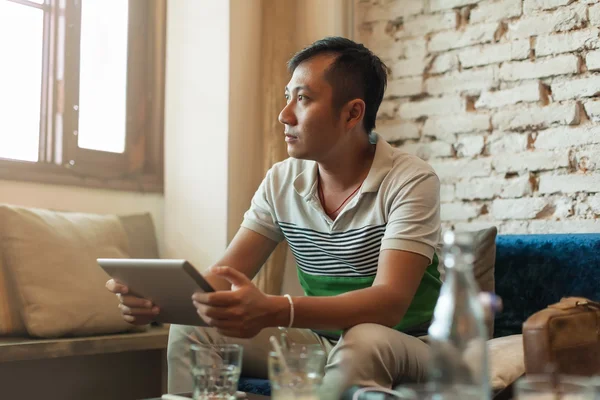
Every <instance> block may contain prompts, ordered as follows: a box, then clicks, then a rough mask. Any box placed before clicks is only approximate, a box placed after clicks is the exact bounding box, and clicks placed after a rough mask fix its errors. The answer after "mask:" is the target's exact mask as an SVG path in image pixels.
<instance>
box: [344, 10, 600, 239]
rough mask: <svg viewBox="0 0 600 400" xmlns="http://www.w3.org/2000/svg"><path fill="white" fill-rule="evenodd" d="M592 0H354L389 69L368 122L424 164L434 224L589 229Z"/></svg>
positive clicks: (596, 207) (597, 63) (594, 113)
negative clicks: (432, 173)
mask: <svg viewBox="0 0 600 400" xmlns="http://www.w3.org/2000/svg"><path fill="white" fill-rule="evenodd" d="M592 3H595V2H584V1H579V2H577V1H576V2H572V1H561V2H552V1H528V0H499V1H495V2H491V1H479V0H461V1H458V2H457V1H447V0H431V1H425V0H396V1H394V2H387V3H386V4H385V5H384V4H381V2H380V4H375V3H374V2H361V1H360V0H357V9H356V13H355V14H356V16H357V19H356V21H357V26H356V34H357V36H358V37H359V39H360V40H362V41H364V42H366V43H367V45H368V46H370V47H372V49H373V50H374V51H375V52H377V53H378V54H379V55H380V56H381V57H382V58H383V59H385V60H386V61H387V63H388V64H389V66H390V67H391V69H392V74H391V79H390V82H389V85H388V90H387V93H386V99H385V100H384V103H383V104H382V107H381V108H380V113H379V116H378V117H379V118H380V122H379V123H378V125H377V130H378V131H379V132H380V133H382V134H383V135H384V136H385V137H386V138H387V139H388V140H389V141H390V142H393V143H394V144H396V145H397V146H402V148H403V149H404V150H406V151H409V152H413V153H416V154H418V155H419V156H420V157H422V158H424V159H427V160H428V161H429V162H430V163H431V164H432V165H433V167H434V168H435V169H436V171H437V172H438V174H439V175H440V178H441V180H442V207H441V211H442V219H443V220H444V224H445V225H447V226H450V225H454V226H455V227H456V228H457V229H480V228H482V227H486V226H489V225H496V226H498V228H499V231H500V233H584V232H598V231H600V219H598V218H599V217H600V162H599V161H598V160H600V135H599V134H598V132H599V130H600V125H599V124H600V102H598V96H597V93H598V89H599V87H600V81H599V80H598V76H597V71H598V70H600V51H598V50H597V49H598V48H599V47H600V45H599V42H598V32H599V31H600V5H598V4H596V5H593V4H592Z"/></svg>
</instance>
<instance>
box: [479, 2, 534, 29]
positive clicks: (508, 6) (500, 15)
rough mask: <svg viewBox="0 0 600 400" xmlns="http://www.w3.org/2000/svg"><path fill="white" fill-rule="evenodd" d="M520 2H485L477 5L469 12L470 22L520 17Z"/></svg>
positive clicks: (521, 6) (521, 8) (521, 7)
mask: <svg viewBox="0 0 600 400" xmlns="http://www.w3.org/2000/svg"><path fill="white" fill-rule="evenodd" d="M521 3H522V1H521V0H487V1H482V2H480V3H478V4H477V7H475V8H474V9H473V10H472V11H471V18H470V22H471V23H474V24H477V23H480V22H490V21H500V20H503V19H506V18H512V17H518V16H520V15H521V13H522V10H523V5H522V4H521Z"/></svg>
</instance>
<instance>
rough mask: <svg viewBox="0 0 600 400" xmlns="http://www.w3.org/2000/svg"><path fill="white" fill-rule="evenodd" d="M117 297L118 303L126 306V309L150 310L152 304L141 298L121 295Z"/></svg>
mask: <svg viewBox="0 0 600 400" xmlns="http://www.w3.org/2000/svg"><path fill="white" fill-rule="evenodd" d="M117 297H118V298H119V302H120V303H121V304H123V305H126V306H127V307H139V308H151V307H152V302H151V301H150V300H147V299H144V298H141V297H137V296H131V295H122V294H117Z"/></svg>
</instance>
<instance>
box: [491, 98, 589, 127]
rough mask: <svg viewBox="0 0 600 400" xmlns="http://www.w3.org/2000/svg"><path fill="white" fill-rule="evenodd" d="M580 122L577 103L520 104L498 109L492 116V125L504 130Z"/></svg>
mask: <svg viewBox="0 0 600 400" xmlns="http://www.w3.org/2000/svg"><path fill="white" fill-rule="evenodd" d="M578 122H579V106H578V105H577V103H570V104H551V105H548V106H545V107H540V106H525V107H524V106H520V107H515V108H511V109H508V110H503V111H498V112H496V113H495V114H494V115H493V116H492V126H493V127H494V128H495V129H500V130H504V131H509V130H511V131H516V130H532V129H540V128H548V127H549V126H551V125H554V124H560V125H573V124H576V123H578Z"/></svg>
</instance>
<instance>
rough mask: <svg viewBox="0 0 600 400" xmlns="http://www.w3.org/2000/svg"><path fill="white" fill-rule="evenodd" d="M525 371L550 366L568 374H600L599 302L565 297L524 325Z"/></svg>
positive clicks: (528, 371)
mask: <svg viewBox="0 0 600 400" xmlns="http://www.w3.org/2000/svg"><path fill="white" fill-rule="evenodd" d="M523 350H524V356H525V371H526V373H527V374H542V373H546V372H548V371H549V368H550V369H553V370H555V371H556V372H558V373H562V374H570V375H585V376H590V375H596V374H599V373H600V303H597V302H595V301H591V300H588V299H586V298H583V297H565V298H563V299H561V301H560V302H558V303H556V304H552V305H550V306H548V308H546V309H544V310H541V311H538V312H537V313H535V314H533V315H532V316H531V317H529V318H528V319H527V321H525V323H524V324H523Z"/></svg>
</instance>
